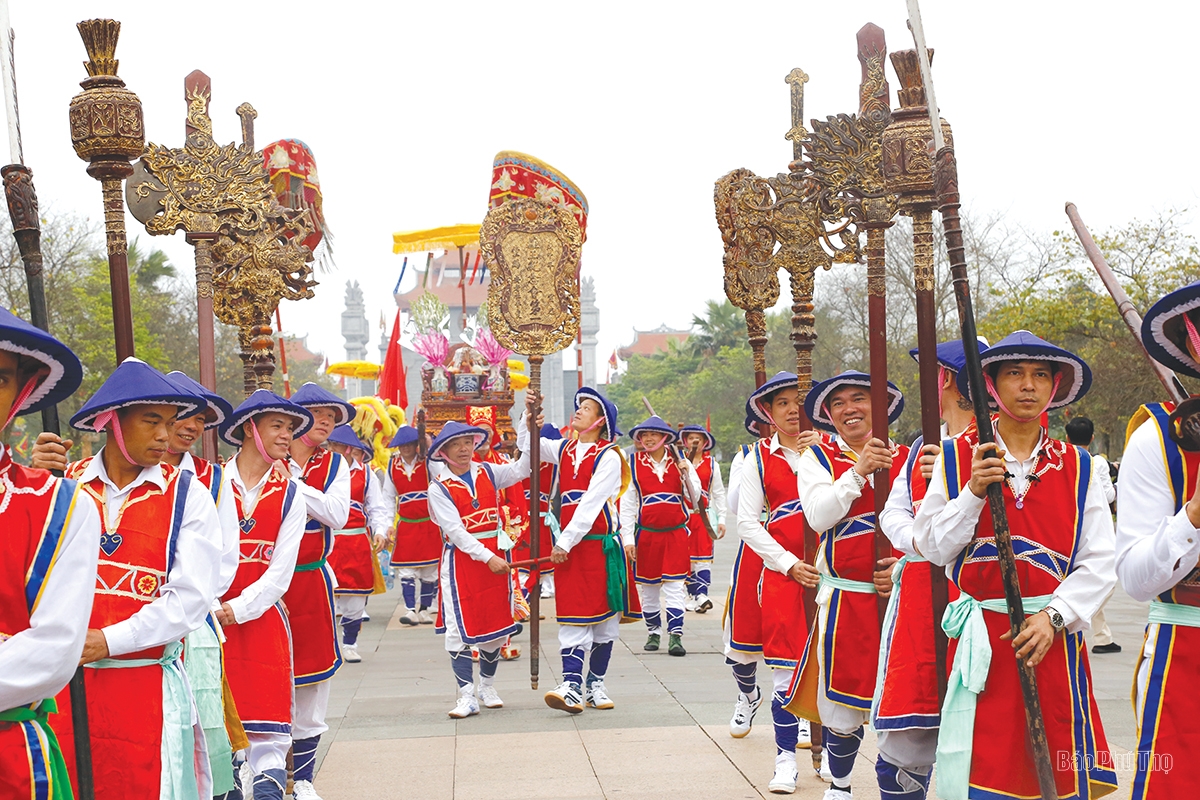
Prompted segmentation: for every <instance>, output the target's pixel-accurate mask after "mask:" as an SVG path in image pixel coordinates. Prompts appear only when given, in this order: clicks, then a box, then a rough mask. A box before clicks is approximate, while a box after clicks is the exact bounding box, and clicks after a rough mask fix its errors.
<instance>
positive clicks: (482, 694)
mask: <svg viewBox="0 0 1200 800" xmlns="http://www.w3.org/2000/svg"><path fill="white" fill-rule="evenodd" d="M479 702H480V704H481V705H482V706H483V707H484V708H504V701H503V700H501V699H500V695H498V694H496V687H495V686H480V687H479Z"/></svg>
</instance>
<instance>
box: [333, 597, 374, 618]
mask: <svg viewBox="0 0 1200 800" xmlns="http://www.w3.org/2000/svg"><path fill="white" fill-rule="evenodd" d="M333 606H334V608H335V609H336V613H337V615H338V616H340V617H341V618H342V619H344V620H350V621H354V620H356V619H362V615H363V612H364V611H366V610H367V596H366V595H365V594H339V595H337V596H336V597H334V598H333Z"/></svg>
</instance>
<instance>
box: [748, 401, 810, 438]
mask: <svg viewBox="0 0 1200 800" xmlns="http://www.w3.org/2000/svg"><path fill="white" fill-rule="evenodd" d="M758 410H759V411H761V412H762V413H763V416H765V417H766V418H767V419H768V420H770V422H771V427H772V428H774V429H775V430H777V431H779V432H780V433H782V434H784V435H786V436H799V435H800V426H799V425H797V426H796V432H795V433H788V432H787V431H785V430H784V429H783V428H782V427H781V426H780V425H779V423H777V422H776V421H775V418H774V417H772V416H771V412H770V411H768V410H767V407H766V406H764V405H763V404H762V403H761V402H760V403H759V404H758Z"/></svg>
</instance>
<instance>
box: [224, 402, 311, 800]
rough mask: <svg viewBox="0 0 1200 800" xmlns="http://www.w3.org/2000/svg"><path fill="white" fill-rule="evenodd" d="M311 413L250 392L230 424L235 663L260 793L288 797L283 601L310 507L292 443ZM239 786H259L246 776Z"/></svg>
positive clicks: (287, 653) (230, 667)
mask: <svg viewBox="0 0 1200 800" xmlns="http://www.w3.org/2000/svg"><path fill="white" fill-rule="evenodd" d="M311 424H312V417H311V415H310V414H309V413H308V412H307V411H306V410H304V409H303V408H301V407H300V406H297V405H294V404H293V403H291V402H289V401H287V400H284V399H283V398H282V397H279V396H278V395H276V394H272V393H271V392H269V391H267V390H266V389H259V390H258V391H256V392H254V394H252V395H250V397H248V398H246V400H245V402H243V403H242V404H241V405H240V406H238V408H237V410H236V411H232V412H231V413H230V415H229V419H228V421H227V422H226V423H225V424H224V425H222V430H221V437H222V438H223V439H224V440H225V441H226V442H228V443H230V444H232V445H235V446H237V447H238V448H239V450H238V454H237V456H235V457H234V458H232V459H230V460H229V462H228V463H227V464H226V465H225V470H226V473H227V474H228V478H227V484H226V489H227V491H228V492H229V494H230V495H232V496H233V498H234V502H235V505H236V509H237V514H238V533H239V540H238V554H239V559H238V569H237V574H236V576H235V577H234V580H233V583H232V585H231V586H230V588H229V589H228V590H227V591H226V592H225V594H224V595H223V596H222V597H221V607H220V610H219V611H218V612H217V619H218V621H219V622H220V623H221V626H222V629H223V630H224V632H225V636H226V641H225V666H226V670H227V673H228V676H229V686H230V690H231V691H232V693H233V697H234V701H235V703H236V704H237V707H238V713H239V714H240V715H241V718H242V725H243V727H244V728H245V729H246V738H247V739H249V742H250V746H249V748H247V753H246V763H247V765H248V771H249V774H250V775H251V776H253V777H252V781H253V795H254V797H255V799H256V800H282V798H283V791H284V787H285V786H286V784H287V752H288V749H289V748H290V747H291V745H292V691H293V686H292V634H291V630H290V628H289V626H288V617H287V612H286V611H285V609H284V608H283V604H282V603H281V602H280V600H281V598H282V597H283V594H284V592H286V591H287V589H288V586H289V585H291V582H292V575H293V574H294V572H295V568H296V556H297V554H298V553H299V551H300V541H301V539H303V537H304V525H305V523H306V522H307V520H308V514H307V512H306V509H305V507H304V501H303V499H302V498H301V497H300V492H301V489H300V482H299V481H298V480H296V479H295V478H293V477H292V476H291V472H290V470H288V469H287V466H286V459H287V457H288V448H289V446H290V445H291V443H292V438H293V436H294V435H295V434H296V433H299V434H303V433H304V431H305V430H307V429H308V428H309V426H310V425H311ZM237 788H238V792H237V793H231V795H230V797H229V798H227V800H234V798H237V797H239V796H240V793H241V792H245V793H247V794H249V792H248V791H247V790H248V789H250V787H249V786H247V785H245V782H244V781H242V780H240V779H239V785H238V787H237Z"/></svg>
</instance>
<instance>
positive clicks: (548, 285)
mask: <svg viewBox="0 0 1200 800" xmlns="http://www.w3.org/2000/svg"><path fill="white" fill-rule="evenodd" d="M582 246H583V239H582V236H581V234H580V230H579V222H578V221H577V220H576V219H575V216H574V215H573V214H572V213H571V212H570V211H568V210H567V209H566V208H564V207H562V206H561V205H557V204H546V203H542V202H539V201H537V200H510V201H509V202H507V203H504V204H503V205H501V206H498V207H497V208H493V209H492V210H491V211H489V212H488V214H487V216H486V217H485V218H484V220H483V225H482V226H481V227H480V230H479V247H480V252H481V253H482V257H483V260H484V262H485V263H486V264H487V267H488V269H489V270H490V271H491V288H490V289H489V291H488V325H489V326H490V327H491V330H492V334H493V335H494V336H495V337H496V341H498V342H499V343H500V344H502V345H503V346H505V347H507V348H508V349H510V350H513V351H515V352H517V353H520V354H522V355H526V356H534V355H543V356H544V355H549V354H550V353H557V352H558V351H559V350H562V349H563V348H565V347H569V346H570V345H571V344H572V343H573V342H574V341H575V337H576V335H577V334H578V332H579V278H578V271H579V257H580V249H581V248H582Z"/></svg>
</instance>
